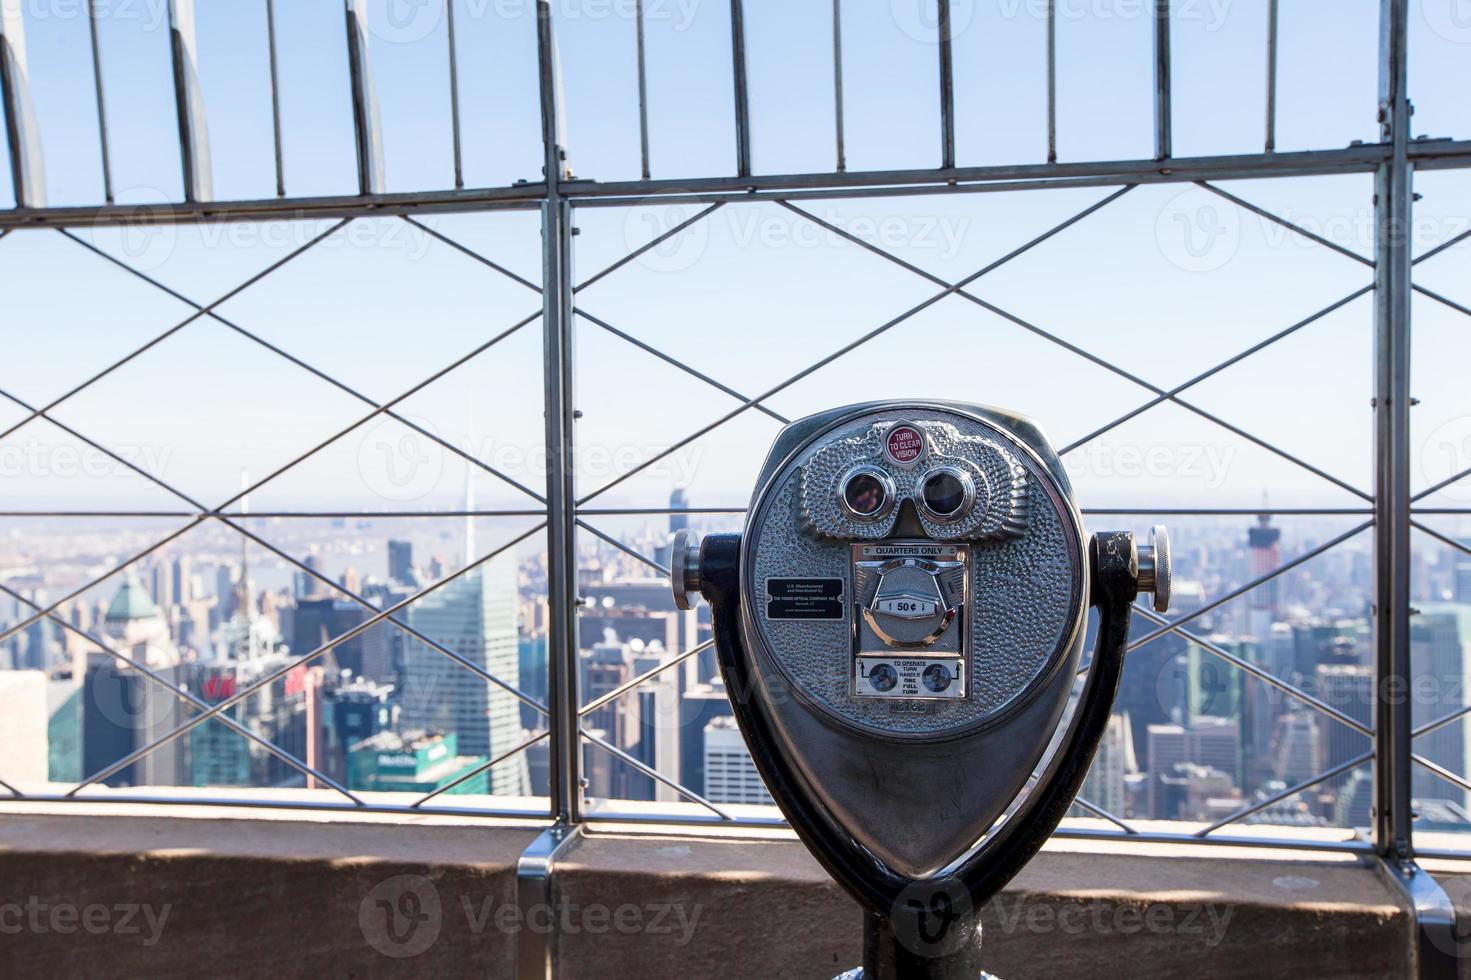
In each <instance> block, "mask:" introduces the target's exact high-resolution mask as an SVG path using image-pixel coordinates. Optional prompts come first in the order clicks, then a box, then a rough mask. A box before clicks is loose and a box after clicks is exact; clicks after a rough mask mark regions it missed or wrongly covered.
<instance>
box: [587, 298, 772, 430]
mask: <svg viewBox="0 0 1471 980" xmlns="http://www.w3.org/2000/svg"><path fill="white" fill-rule="evenodd" d="M572 312H573V313H576V314H577V315H578V316H580V317H582V318H583V319H584V320H587V321H588V322H590V323H592V324H594V325H596V326H599V327H602V328H603V329H604V330H606V331H608V333H610V334H612V335H613V336H615V337H617V338H619V339H620V340H625V341H627V342H628V343H630V344H632V345H633V346H635V347H637V348H638V349H639V350H641V351H644V352H645V353H648V354H652V355H654V356H655V357H657V358H659V360H661V361H664V362H665V363H666V364H672V365H673V366H674V367H677V368H679V370H681V371H683V372H684V373H685V374H688V375H691V376H693V377H696V378H699V379H700V380H701V381H703V382H705V383H706V384H707V385H710V386H711V387H712V388H718V389H720V390H721V391H723V392H725V393H726V394H727V395H730V396H731V397H733V398H739V399H740V400H741V401H745V400H746V396H745V395H743V394H741V393H740V392H739V391H736V390H735V389H734V388H732V387H730V386H728V385H724V384H721V383H720V382H719V381H716V380H715V379H714V378H712V377H710V376H709V375H708V374H705V373H704V372H703V371H700V370H699V369H697V368H693V367H691V366H690V365H688V364H686V363H685V362H684V361H681V360H680V359H679V358H677V357H674V356H673V355H671V354H666V353H665V352H664V351H661V350H660V349H659V348H657V347H655V346H653V345H652V344H647V343H645V342H644V341H642V340H639V339H638V338H637V337H635V336H634V335H633V334H631V333H627V332H625V331H623V330H619V329H618V328H617V327H615V326H613V325H612V324H611V323H609V322H608V321H607V320H604V319H603V318H602V317H598V316H594V315H593V314H591V313H589V312H588V311H587V310H585V309H583V308H582V307H580V306H575V307H573V308H572ZM755 407H756V411H758V412H761V413H762V414H764V415H769V416H770V417H772V418H774V419H776V420H777V421H778V422H780V423H781V424H782V425H786V424H787V423H788V422H790V421H791V419H789V418H787V417H786V416H785V415H781V414H779V413H777V412H774V411H772V410H771V409H769V408H767V407H766V406H765V405H757V406H755Z"/></svg>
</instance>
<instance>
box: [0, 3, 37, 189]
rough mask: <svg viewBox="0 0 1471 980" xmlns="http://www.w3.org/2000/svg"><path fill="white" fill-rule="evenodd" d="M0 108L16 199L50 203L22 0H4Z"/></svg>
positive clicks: (0, 35)
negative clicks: (8, 143) (2, 113)
mask: <svg viewBox="0 0 1471 980" xmlns="http://www.w3.org/2000/svg"><path fill="white" fill-rule="evenodd" d="M0 108H3V110H4V113H5V136H6V138H7V139H8V140H9V141H10V179H11V183H12V185H13V187H14V189H15V203H16V206H17V207H22V208H43V207H45V206H46V166H45V158H44V157H43V156H42V155H41V133H40V130H39V129H38V128H37V126H36V112H35V108H34V107H33V106H32V105H31V86H30V70H29V67H28V66H27V63H26V32H25V23H24V20H23V19H22V17H21V4H20V3H18V2H15V0H0Z"/></svg>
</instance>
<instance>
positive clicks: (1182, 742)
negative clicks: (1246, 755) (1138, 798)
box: [1145, 716, 1241, 820]
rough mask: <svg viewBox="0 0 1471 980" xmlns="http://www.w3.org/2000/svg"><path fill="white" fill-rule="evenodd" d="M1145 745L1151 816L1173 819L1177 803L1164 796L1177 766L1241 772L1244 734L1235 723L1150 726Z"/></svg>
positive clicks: (1208, 720) (1201, 720)
mask: <svg viewBox="0 0 1471 980" xmlns="http://www.w3.org/2000/svg"><path fill="white" fill-rule="evenodd" d="M1145 744H1146V758H1147V760H1148V762H1147V767H1148V770H1149V776H1150V798H1149V815H1150V816H1151V817H1153V818H1155V819H1166V820H1172V819H1175V818H1176V815H1177V813H1178V805H1177V804H1178V800H1175V801H1173V802H1174V804H1175V805H1171V803H1170V802H1168V801H1167V798H1166V796H1165V795H1164V787H1165V785H1166V784H1165V782H1163V780H1165V779H1166V778H1167V777H1170V778H1172V777H1173V776H1174V772H1175V767H1176V766H1177V765H1179V764H1181V763H1193V764H1195V765H1201V766H1206V767H1209V768H1211V769H1214V770H1218V771H1220V772H1223V773H1226V774H1228V775H1233V774H1235V773H1236V772H1238V771H1239V769H1240V757H1241V732H1240V729H1239V727H1238V726H1237V724H1236V722H1235V720H1233V719H1228V718H1210V717H1206V716H1202V717H1199V718H1196V719H1195V720H1194V721H1192V722H1191V723H1190V724H1188V725H1175V724H1166V725H1158V724H1156V725H1150V726H1149V728H1148V740H1147V742H1146V743H1145Z"/></svg>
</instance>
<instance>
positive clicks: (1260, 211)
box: [1195, 180, 1374, 269]
mask: <svg viewBox="0 0 1471 980" xmlns="http://www.w3.org/2000/svg"><path fill="white" fill-rule="evenodd" d="M1195 183H1196V185H1197V186H1199V187H1202V188H1204V189H1205V190H1208V191H1210V192H1211V193H1212V194H1214V195H1216V196H1217V197H1221V198H1224V199H1226V200H1227V201H1230V202H1231V203H1232V204H1234V205H1236V206H1237V207H1238V208H1241V209H1242V210H1243V211H1250V212H1251V213H1252V214H1254V215H1256V216H1257V217H1259V218H1266V219H1267V220H1268V221H1270V222H1272V223H1273V224H1277V225H1281V226H1282V227H1283V228H1286V229H1287V230H1288V231H1290V232H1293V233H1294V234H1297V235H1301V236H1302V237H1303V238H1306V239H1307V240H1308V241H1310V242H1314V243H1315V244H1318V245H1322V246H1323V247H1324V248H1326V249H1330V250H1332V251H1334V252H1337V253H1338V254H1339V255H1342V256H1344V257H1346V258H1350V259H1353V260H1354V261H1355V262H1358V263H1360V264H1361V265H1366V266H1368V267H1369V268H1371V269H1372V268H1374V260H1373V259H1371V258H1369V257H1367V256H1364V255H1360V254H1359V253H1358V252H1355V251H1354V250H1353V249H1351V248H1348V247H1346V246H1344V245H1340V244H1338V243H1337V242H1335V241H1333V240H1332V239H1330V238H1325V237H1323V236H1322V235H1319V234H1318V233H1317V232H1314V231H1309V230H1308V229H1306V228H1304V227H1303V226H1302V225H1299V224H1297V223H1296V222H1293V221H1289V220H1287V219H1286V218H1284V217H1282V216H1281V215H1279V214H1275V213H1273V212H1271V211H1268V210H1267V209H1266V208H1263V207H1259V206H1258V205H1255V204H1253V203H1251V202H1250V201H1248V200H1245V199H1244V198H1240V197H1237V196H1236V195H1235V194H1232V193H1231V192H1230V191H1227V190H1223V189H1221V188H1219V187H1217V186H1216V185H1215V184H1212V183H1211V182H1210V181H1208V180H1197V181H1196V182H1195Z"/></svg>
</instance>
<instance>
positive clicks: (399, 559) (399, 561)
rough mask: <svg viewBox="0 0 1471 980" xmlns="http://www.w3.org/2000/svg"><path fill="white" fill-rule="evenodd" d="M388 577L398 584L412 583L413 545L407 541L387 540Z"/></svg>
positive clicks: (413, 580) (413, 578) (413, 579)
mask: <svg viewBox="0 0 1471 980" xmlns="http://www.w3.org/2000/svg"><path fill="white" fill-rule="evenodd" d="M388 577H389V579H390V580H392V581H394V582H397V583H398V584H399V585H412V584H414V582H415V578H416V577H415V575H414V546H413V544H412V543H410V542H408V541H392V540H390V541H389V542H388Z"/></svg>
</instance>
